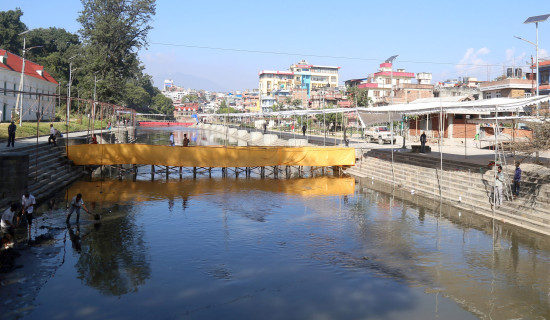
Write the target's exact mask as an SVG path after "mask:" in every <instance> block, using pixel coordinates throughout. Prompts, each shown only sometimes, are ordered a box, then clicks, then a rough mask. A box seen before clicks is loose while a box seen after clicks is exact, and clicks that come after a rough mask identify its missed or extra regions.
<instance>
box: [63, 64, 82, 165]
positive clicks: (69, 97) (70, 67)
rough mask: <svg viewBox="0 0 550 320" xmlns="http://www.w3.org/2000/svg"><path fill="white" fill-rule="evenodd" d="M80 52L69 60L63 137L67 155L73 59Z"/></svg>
mask: <svg viewBox="0 0 550 320" xmlns="http://www.w3.org/2000/svg"><path fill="white" fill-rule="evenodd" d="M79 55H80V54H76V55H74V56H72V57H70V58H69V59H68V60H69V61H70V62H69V83H68V94H67V121H66V122H67V137H66V138H65V150H66V153H67V156H68V155H69V117H70V113H71V84H72V82H73V61H72V60H73V59H74V58H76V57H78V56H79Z"/></svg>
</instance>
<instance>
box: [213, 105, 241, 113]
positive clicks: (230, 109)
mask: <svg viewBox="0 0 550 320" xmlns="http://www.w3.org/2000/svg"><path fill="white" fill-rule="evenodd" d="M238 112H239V111H238V110H237V109H235V108H233V107H221V106H220V107H219V108H218V110H216V113H218V114H223V113H238Z"/></svg>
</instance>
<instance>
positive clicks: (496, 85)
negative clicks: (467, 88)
mask: <svg viewBox="0 0 550 320" xmlns="http://www.w3.org/2000/svg"><path fill="white" fill-rule="evenodd" d="M480 90H481V93H482V96H483V99H492V98H501V97H502V98H524V97H528V96H531V94H532V90H533V82H532V81H531V80H527V79H515V78H507V79H502V80H498V81H486V82H484V83H482V84H481V86H480Z"/></svg>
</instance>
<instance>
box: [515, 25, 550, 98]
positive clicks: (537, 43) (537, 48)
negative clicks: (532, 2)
mask: <svg viewBox="0 0 550 320" xmlns="http://www.w3.org/2000/svg"><path fill="white" fill-rule="evenodd" d="M548 17H550V14H543V15H540V16H533V17H529V18H527V20H525V22H523V24H528V23H533V22H534V23H535V26H536V30H537V38H536V44H534V43H532V42H531V41H527V40H525V39H522V38H520V37H516V38H518V39H520V40H524V41H527V42H529V43H531V44H534V45H535V48H536V51H537V96H538V95H539V22H544V21H546V20H547V19H548Z"/></svg>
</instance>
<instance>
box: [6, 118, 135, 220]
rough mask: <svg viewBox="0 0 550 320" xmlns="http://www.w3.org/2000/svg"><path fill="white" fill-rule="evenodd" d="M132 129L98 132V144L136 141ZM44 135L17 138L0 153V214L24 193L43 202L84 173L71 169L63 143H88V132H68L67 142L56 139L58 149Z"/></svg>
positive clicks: (80, 168)
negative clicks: (49, 143) (28, 193)
mask: <svg viewBox="0 0 550 320" xmlns="http://www.w3.org/2000/svg"><path fill="white" fill-rule="evenodd" d="M135 132H136V130H135V127H125V128H114V129H113V130H112V131H103V132H101V133H100V132H99V131H97V132H96V134H97V136H98V140H99V142H100V143H128V142H134V141H135V139H136V134H135ZM46 141H47V136H43V137H39V141H38V142H36V140H35V138H28V139H19V140H18V141H16V147H15V148H7V147H2V148H1V150H0V176H1V177H2V179H0V210H1V211H0V212H3V210H5V209H6V208H7V207H8V206H9V205H10V203H12V202H17V203H19V202H20V201H21V196H22V194H23V193H24V191H25V190H29V192H30V193H31V194H33V195H34V196H35V198H36V200H37V202H39V203H40V202H43V201H44V200H46V199H48V198H50V197H51V196H53V195H54V194H55V193H56V192H58V191H59V190H61V189H63V188H64V187H66V186H68V185H69V184H71V183H72V182H73V181H75V180H77V179H78V178H80V177H81V176H83V175H84V174H85V172H86V171H85V168H84V167H80V166H74V165H73V164H72V162H71V161H70V160H68V159H67V155H66V148H65V143H68V144H69V146H70V145H75V144H84V143H88V142H89V138H88V136H87V132H80V133H70V134H69V138H68V139H64V138H59V139H58V140H57V146H53V145H48V143H47V142H46Z"/></svg>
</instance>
